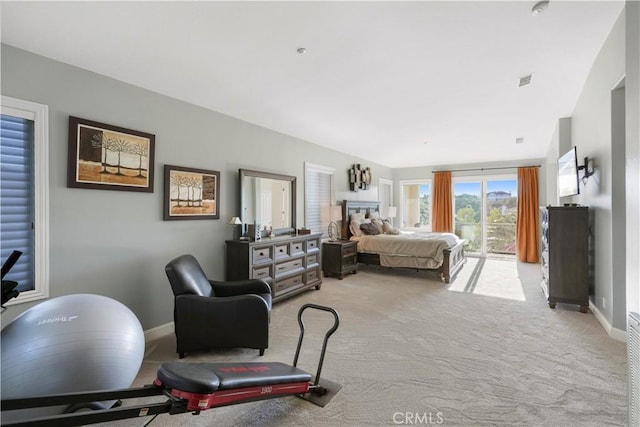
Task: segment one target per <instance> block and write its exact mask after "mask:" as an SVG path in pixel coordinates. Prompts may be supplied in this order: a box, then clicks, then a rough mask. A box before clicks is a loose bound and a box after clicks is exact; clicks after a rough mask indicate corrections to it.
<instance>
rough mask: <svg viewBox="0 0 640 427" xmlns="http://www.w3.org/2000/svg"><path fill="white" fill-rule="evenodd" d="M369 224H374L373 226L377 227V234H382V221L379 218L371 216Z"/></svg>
mask: <svg viewBox="0 0 640 427" xmlns="http://www.w3.org/2000/svg"><path fill="white" fill-rule="evenodd" d="M371 224H373V225H375V226H376V228H377V229H378V234H382V233H384V228H383V226H382V221H380V220H379V219H377V218H373V219H372V220H371Z"/></svg>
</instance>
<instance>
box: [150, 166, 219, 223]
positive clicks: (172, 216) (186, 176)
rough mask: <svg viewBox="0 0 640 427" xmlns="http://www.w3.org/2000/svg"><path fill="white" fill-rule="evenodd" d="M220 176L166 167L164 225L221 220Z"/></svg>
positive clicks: (194, 170) (214, 172)
mask: <svg viewBox="0 0 640 427" xmlns="http://www.w3.org/2000/svg"><path fill="white" fill-rule="evenodd" d="M219 194H220V172H218V171H210V170H204V169H194V168H185V167H181V166H173V165H164V205H163V206H164V214H163V218H164V220H165V221H169V220H176V219H219V218H220V197H219Z"/></svg>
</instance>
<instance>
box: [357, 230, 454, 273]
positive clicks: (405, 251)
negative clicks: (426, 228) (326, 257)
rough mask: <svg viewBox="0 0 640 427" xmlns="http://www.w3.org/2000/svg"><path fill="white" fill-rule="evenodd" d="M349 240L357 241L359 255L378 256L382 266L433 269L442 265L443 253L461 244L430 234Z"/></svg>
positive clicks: (447, 236) (449, 237) (448, 235)
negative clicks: (372, 254)
mask: <svg viewBox="0 0 640 427" xmlns="http://www.w3.org/2000/svg"><path fill="white" fill-rule="evenodd" d="M351 240H357V241H358V252H366V253H375V254H379V255H380V265H382V266H385V267H415V268H434V269H435V268H439V267H440V266H441V265H442V262H443V260H444V255H443V250H444V249H448V248H451V247H453V246H455V245H456V244H458V242H460V239H458V237H457V236H456V235H455V234H452V233H430V232H416V233H403V234H398V235H391V234H377V235H365V236H359V237H355V236H354V237H351Z"/></svg>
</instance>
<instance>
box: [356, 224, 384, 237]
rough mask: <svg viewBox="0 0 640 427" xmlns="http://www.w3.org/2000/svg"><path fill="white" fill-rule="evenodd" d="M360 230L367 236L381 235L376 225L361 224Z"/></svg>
mask: <svg viewBox="0 0 640 427" xmlns="http://www.w3.org/2000/svg"><path fill="white" fill-rule="evenodd" d="M360 230H361V231H362V233H363V234H366V235H368V236H375V235H376V234H380V233H378V227H376V226H375V224H371V223H369V224H360Z"/></svg>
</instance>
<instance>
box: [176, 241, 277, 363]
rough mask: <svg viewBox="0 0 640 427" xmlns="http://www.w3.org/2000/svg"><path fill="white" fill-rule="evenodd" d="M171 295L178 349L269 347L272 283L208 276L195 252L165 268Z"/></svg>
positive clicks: (182, 353)
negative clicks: (219, 278) (220, 279)
mask: <svg viewBox="0 0 640 427" xmlns="http://www.w3.org/2000/svg"><path fill="white" fill-rule="evenodd" d="M165 272H166V273H167V277H168V278H169V283H170V284H171V289H172V290H173V294H174V296H175V305H174V309H173V319H174V324H175V333H176V340H177V353H178V355H179V357H180V358H183V357H184V355H185V353H188V352H191V351H198V350H208V349H211V348H229V347H245V348H256V349H259V350H260V356H262V355H263V354H264V350H265V349H266V348H267V347H269V316H270V313H271V288H270V286H269V284H268V283H267V282H265V281H263V280H238V281H232V282H218V281H213V280H209V279H208V278H207V277H206V275H205V273H204V271H203V270H202V267H201V266H200V264H199V263H198V261H197V260H196V259H195V258H194V257H193V255H188V254H187V255H182V256H179V257H177V258H175V259H173V260H171V261H170V262H169V263H168V264H167V266H166V267H165Z"/></svg>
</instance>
